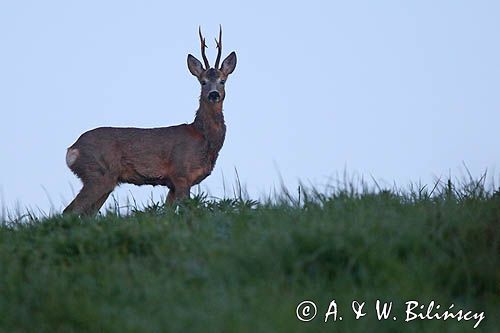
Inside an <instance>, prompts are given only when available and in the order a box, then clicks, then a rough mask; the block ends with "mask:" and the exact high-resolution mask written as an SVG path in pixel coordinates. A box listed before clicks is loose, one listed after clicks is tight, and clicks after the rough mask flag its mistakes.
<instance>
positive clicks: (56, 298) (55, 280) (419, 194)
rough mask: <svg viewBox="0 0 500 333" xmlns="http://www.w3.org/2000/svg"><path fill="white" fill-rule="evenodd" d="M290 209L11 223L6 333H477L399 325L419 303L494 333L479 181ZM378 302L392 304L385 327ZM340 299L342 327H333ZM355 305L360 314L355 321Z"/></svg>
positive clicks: (496, 232) (491, 213) (490, 249)
mask: <svg viewBox="0 0 500 333" xmlns="http://www.w3.org/2000/svg"><path fill="white" fill-rule="evenodd" d="M294 198H295V199H294ZM294 198H292V197H291V196H290V195H289V194H287V193H283V194H282V196H281V198H278V199H275V200H270V201H267V202H261V203H257V202H254V201H250V200H243V199H225V200H218V201H210V200H207V199H206V198H204V197H202V196H198V197H195V198H194V199H191V200H188V201H186V202H183V203H182V204H181V205H180V206H179V207H178V208H177V209H172V208H169V207H166V206H164V205H161V204H152V205H150V206H149V207H146V208H145V209H143V210H141V211H136V212H132V213H131V214H130V215H127V216H119V214H118V213H116V212H115V213H113V212H108V214H106V215H105V216H99V217H96V218H95V219H80V218H78V217H74V216H73V217H72V216H70V217H62V216H54V217H47V218H40V219H39V218H34V217H31V218H28V221H24V222H15V221H4V222H3V223H2V226H1V227H0V331H1V332H9V333H14V332H402V331H404V332H471V331H474V329H473V326H474V325H475V323H476V322H477V320H474V319H473V320H469V321H466V320H461V321H457V320H456V319H455V320H453V319H448V320H446V321H444V320H413V321H409V322H405V317H406V315H405V309H406V305H405V302H407V301H410V300H416V301H418V302H419V303H420V304H425V305H426V306H427V305H428V304H429V303H430V302H431V301H435V303H436V304H440V306H441V309H440V310H439V311H436V310H433V313H436V312H441V313H442V312H443V311H444V310H447V309H449V307H450V306H451V304H454V307H453V308H452V310H450V311H455V312H456V311H457V310H459V309H463V310H464V313H465V312H466V311H469V310H470V311H472V312H474V313H480V312H484V316H485V319H484V320H482V321H481V322H480V323H479V325H478V327H477V329H476V330H475V331H478V332H499V327H500V321H499V319H498V318H500V258H499V253H500V193H499V192H498V191H494V190H491V191H487V190H485V189H484V186H483V185H482V182H480V181H479V182H470V183H466V184H461V185H457V186H455V185H454V184H451V183H448V184H444V185H443V186H441V185H439V184H438V186H437V187H436V188H434V189H431V188H420V189H418V188H417V189H413V190H411V189H408V190H406V191H391V190H389V191H384V190H380V189H379V190H376V191H371V190H368V189H364V190H359V191H358V190H355V189H354V187H349V186H345V187H343V188H342V189H339V188H332V189H331V190H329V191H325V193H319V192H317V191H314V190H309V191H304V190H302V193H301V197H300V201H299V199H298V198H297V196H296V195H295V196H294ZM377 299H379V300H381V301H383V302H389V301H392V302H393V309H392V312H391V315H390V317H389V319H387V320H380V321H379V320H378V319H377V317H376V312H375V301H376V300H377ZM303 300H311V301H314V302H315V304H316V306H317V315H316V317H315V318H314V319H313V320H312V321H310V322H302V321H299V320H298V319H297V317H296V307H297V305H298V304H299V303H300V302H302V301H303ZM332 300H335V301H336V304H337V306H338V307H337V310H338V316H339V317H340V316H341V317H342V320H340V319H339V318H337V320H336V321H334V320H333V316H330V318H329V320H328V322H327V323H325V322H324V318H325V313H326V312H327V308H328V306H329V303H330V301H332ZM353 300H357V301H358V302H360V303H361V302H366V305H365V306H364V308H363V309H364V310H363V311H364V312H366V315H365V316H364V317H362V318H360V319H358V320H356V319H355V318H354V316H355V315H354V312H353V311H352V310H351V302H352V301H353ZM415 311H416V310H415ZM299 312H300V313H302V312H301V311H299ZM421 312H422V313H425V310H421ZM393 317H396V318H397V320H393Z"/></svg>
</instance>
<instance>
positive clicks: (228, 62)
mask: <svg viewBox="0 0 500 333" xmlns="http://www.w3.org/2000/svg"><path fill="white" fill-rule="evenodd" d="M235 67H236V53H234V51H233V52H231V54H229V55H228V56H227V57H226V59H224V61H223V62H222V65H221V66H220V70H221V72H222V73H224V74H225V75H229V74H231V73H232V72H233V71H234V68H235Z"/></svg>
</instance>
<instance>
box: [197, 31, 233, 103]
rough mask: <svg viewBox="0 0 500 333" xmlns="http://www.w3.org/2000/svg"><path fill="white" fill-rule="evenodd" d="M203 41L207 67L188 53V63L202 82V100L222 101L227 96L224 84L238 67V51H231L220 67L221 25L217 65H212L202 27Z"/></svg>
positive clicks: (202, 47)
mask: <svg viewBox="0 0 500 333" xmlns="http://www.w3.org/2000/svg"><path fill="white" fill-rule="evenodd" d="M198 33H199V35H200V43H201V55H202V57H203V62H204V63H205V67H203V65H202V64H201V62H200V61H199V60H198V59H196V58H195V57H194V56H193V55H191V54H188V57H187V64H188V68H189V71H190V72H191V74H193V75H194V76H196V78H197V79H198V81H199V82H200V84H201V95H200V102H205V103H222V101H223V100H224V97H225V90H224V84H225V83H226V80H227V77H228V76H229V74H231V73H232V72H233V71H234V68H235V67H236V53H234V51H233V52H231V53H230V54H229V55H228V56H227V57H226V59H224V61H223V62H222V64H221V65H220V67H219V62H220V58H221V54H222V27H219V40H217V39H216V40H215V43H216V45H217V58H216V60H215V66H214V67H210V64H209V62H208V59H207V56H206V54H205V48H206V47H207V44H206V43H205V38H204V37H203V35H202V34H201V28H199V29H198Z"/></svg>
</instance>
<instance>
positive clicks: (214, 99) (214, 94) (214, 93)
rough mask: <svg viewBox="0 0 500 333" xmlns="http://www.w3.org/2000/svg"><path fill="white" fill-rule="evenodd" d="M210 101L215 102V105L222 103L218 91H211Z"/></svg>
mask: <svg viewBox="0 0 500 333" xmlns="http://www.w3.org/2000/svg"><path fill="white" fill-rule="evenodd" d="M208 100H209V101H210V102H213V103H216V102H218V101H220V94H219V92H218V91H211V92H210V93H209V94H208Z"/></svg>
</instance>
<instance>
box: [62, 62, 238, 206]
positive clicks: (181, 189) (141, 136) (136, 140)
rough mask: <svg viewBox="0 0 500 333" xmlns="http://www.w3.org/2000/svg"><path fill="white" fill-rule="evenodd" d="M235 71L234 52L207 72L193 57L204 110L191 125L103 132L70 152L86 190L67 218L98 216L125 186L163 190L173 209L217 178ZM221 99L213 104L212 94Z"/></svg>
mask: <svg viewBox="0 0 500 333" xmlns="http://www.w3.org/2000/svg"><path fill="white" fill-rule="evenodd" d="M235 66H236V54H235V53H234V52H232V53H231V54H230V55H229V56H228V57H227V58H226V59H225V60H224V62H223V63H222V65H221V68H220V69H214V68H210V69H205V68H203V66H202V65H201V63H200V62H199V61H198V60H197V59H196V58H194V57H193V56H191V55H189V56H188V67H189V69H190V71H191V73H192V74H193V75H195V76H196V77H197V78H198V80H199V81H200V82H202V83H203V84H202V91H201V95H200V107H199V108H198V111H197V112H196V117H195V119H194V121H193V122H192V123H191V124H182V125H177V126H170V127H160V128H150V129H143V128H116V127H100V128H96V129H93V130H90V131H88V132H85V133H84V134H82V135H81V136H80V138H79V139H78V140H77V141H76V142H75V143H74V144H73V145H72V146H71V147H69V148H68V154H67V163H68V167H69V168H70V169H71V170H72V171H73V172H74V173H75V174H76V175H77V176H78V177H79V178H80V179H81V180H82V182H83V188H82V189H81V190H80V192H79V193H78V195H77V196H76V198H75V199H74V200H73V201H72V202H71V203H70V204H69V205H68V207H66V209H65V210H64V213H76V214H79V215H93V214H95V213H97V211H99V209H100V208H101V206H102V205H103V204H104V202H105V201H106V199H107V198H108V196H109V194H110V193H111V192H112V191H113V189H114V188H115V187H116V186H117V185H118V184H120V183H130V184H135V185H164V186H167V187H168V188H169V190H170V191H169V193H168V196H167V200H168V202H169V203H172V202H174V201H175V200H179V199H182V198H185V197H188V196H189V191H190V188H191V186H193V185H196V184H198V183H200V182H201V181H202V180H203V179H205V178H206V177H207V176H208V175H210V173H211V172H212V170H213V168H214V166H215V162H216V160H217V156H218V155H219V151H220V149H221V148H222V145H223V143H224V138H225V134H226V126H225V124H224V116H223V114H222V103H223V101H224V98H225V91H224V84H223V82H222V83H221V80H224V81H225V80H226V79H227V76H228V75H229V74H231V73H232V71H233V70H234V67H235ZM214 91H216V92H218V93H219V96H220V99H219V100H217V101H213V100H210V99H209V98H208V95H209V94H210V93H211V92H214Z"/></svg>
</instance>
